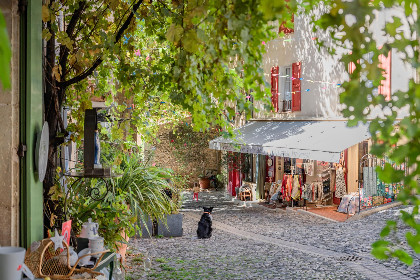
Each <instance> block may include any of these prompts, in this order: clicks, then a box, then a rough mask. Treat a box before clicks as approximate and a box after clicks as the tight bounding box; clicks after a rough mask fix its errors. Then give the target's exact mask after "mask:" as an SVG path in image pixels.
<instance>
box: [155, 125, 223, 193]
mask: <svg viewBox="0 0 420 280" xmlns="http://www.w3.org/2000/svg"><path fill="white" fill-rule="evenodd" d="M171 132H172V128H169V127H165V126H161V128H160V129H159V132H158V135H157V139H159V141H156V143H154V146H153V149H154V153H153V162H154V163H156V164H157V165H159V166H162V167H166V168H171V169H172V170H173V171H174V172H175V173H176V174H180V175H183V176H187V178H189V186H191V185H192V184H193V183H194V182H198V176H199V175H200V174H201V173H202V172H203V170H202V169H201V167H202V166H204V169H213V170H217V172H219V171H220V164H219V162H220V151H216V150H211V149H208V148H207V149H206V150H205V156H204V158H200V157H191V158H189V160H188V162H183V161H182V159H181V158H180V157H179V156H177V154H176V152H175V148H174V145H173V144H171V139H170V135H171ZM203 161H204V162H205V163H204V164H203Z"/></svg>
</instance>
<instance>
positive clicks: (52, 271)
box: [25, 239, 109, 280]
mask: <svg viewBox="0 0 420 280" xmlns="http://www.w3.org/2000/svg"><path fill="white" fill-rule="evenodd" d="M63 246H64V250H67V254H66V255H60V254H61V253H62V251H63V249H60V248H58V249H57V250H54V243H53V242H52V241H51V240H50V239H43V240H42V241H41V243H40V246H39V247H38V248H37V249H36V250H34V251H28V252H27V253H26V256H25V264H26V265H27V266H28V268H29V269H30V270H31V271H32V273H33V274H34V276H35V277H36V278H45V277H47V276H48V277H50V278H51V279H61V280H70V279H74V278H71V277H72V276H75V275H81V274H85V275H89V276H90V277H91V278H81V279H88V280H95V279H96V276H99V275H103V274H102V273H100V272H97V271H94V270H95V269H96V267H97V266H98V264H99V263H100V261H101V259H102V257H103V256H104V254H105V253H107V252H109V250H106V251H102V252H95V253H91V254H86V255H84V256H82V257H80V258H79V259H78V260H77V261H76V263H75V265H74V266H73V267H72V266H71V265H70V251H69V246H68V245H67V243H66V242H64V241H63ZM97 254H101V256H100V257H99V258H98V260H97V261H96V264H95V266H94V267H93V268H77V264H78V263H79V261H80V260H81V259H82V258H84V257H87V256H93V255H97Z"/></svg>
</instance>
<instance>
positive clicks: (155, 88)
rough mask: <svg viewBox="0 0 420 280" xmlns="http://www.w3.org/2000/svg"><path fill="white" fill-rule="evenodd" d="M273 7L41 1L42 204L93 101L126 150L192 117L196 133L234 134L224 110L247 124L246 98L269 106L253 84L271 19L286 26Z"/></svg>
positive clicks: (220, 0) (185, 0)
mask: <svg viewBox="0 0 420 280" xmlns="http://www.w3.org/2000/svg"><path fill="white" fill-rule="evenodd" d="M270 2H271V1H268V0H257V1H242V0H228V1H225V0H211V1H201V0H200V1H196V0H179V1H178V0H177V1H171V0H156V1H150V0H130V1H126V0H99V1H95V2H92V1H86V0H72V1H60V0H47V1H45V2H44V5H43V7H42V20H43V22H44V23H43V32H42V36H43V38H44V40H45V41H46V44H45V58H44V65H45V68H44V77H45V81H44V84H45V91H44V92H45V94H44V108H45V120H46V121H47V122H48V125H49V127H50V139H51V141H50V147H49V157H48V169H47V175H46V180H45V181H44V200H45V201H47V202H48V200H49V199H50V197H49V195H48V193H49V190H50V188H51V187H52V186H53V185H54V180H53V179H54V172H55V167H56V162H57V161H56V158H57V150H58V147H59V145H61V144H63V143H64V141H65V139H66V136H69V137H70V140H71V141H78V142H79V143H80V142H81V140H82V136H83V118H84V114H83V113H84V110H85V109H87V108H91V106H92V105H91V98H92V97H93V96H96V97H97V98H100V99H103V100H106V105H107V106H110V109H109V110H108V111H107V116H108V119H109V120H110V121H111V123H110V126H109V129H110V131H111V134H110V138H109V140H110V141H113V142H117V141H118V142H120V143H119V144H120V145H122V146H123V149H124V150H127V149H128V148H127V147H126V146H125V147H124V145H126V143H130V142H134V140H135V139H134V135H135V133H140V136H141V138H142V140H151V139H153V138H154V136H155V133H156V131H157V127H158V126H159V124H162V123H165V122H167V121H168V120H175V121H176V120H179V119H182V118H184V117H187V116H188V115H190V116H191V118H192V122H193V123H194V124H195V126H194V128H195V129H196V130H197V131H199V130H205V129H206V128H208V127H210V126H211V125H220V126H222V127H225V129H227V130H228V131H229V130H231V127H230V125H229V121H231V120H232V119H233V118H234V117H235V106H233V105H232V106H231V107H226V106H225V104H226V102H230V103H231V104H235V103H236V104H237V107H238V108H239V110H240V111H241V112H242V111H243V112H244V113H245V114H247V115H248V116H250V112H251V110H252V109H253V108H252V104H251V103H250V102H246V95H245V94H244V89H245V90H246V91H250V90H251V89H253V90H254V93H253V95H254V99H255V100H264V101H265V102H266V104H270V102H269V101H270V99H269V94H266V93H268V90H266V91H264V90H262V87H261V85H264V84H265V83H266V81H265V80H264V78H263V77H262V76H261V75H259V74H261V73H262V72H263V71H262V67H261V65H262V55H263V53H264V45H263V44H262V43H263V42H264V41H268V40H269V39H270V38H273V36H274V32H271V27H270V25H269V24H267V20H271V19H274V15H273V14H272V13H273V12H280V13H281V16H282V17H283V18H284V19H285V21H288V20H287V19H290V18H291V13H290V12H291V10H289V9H287V8H286V5H285V3H284V2H282V3H280V4H271V3H270ZM290 6H291V8H292V12H293V11H294V10H295V9H296V7H295V5H290ZM64 105H66V106H68V107H69V108H71V119H70V121H69V125H68V127H64V122H63V120H62V119H61V115H60V113H61V107H62V106H64ZM175 123H176V122H175ZM63 136H64V137H63ZM121 139H124V140H123V141H122V140H121ZM117 160H118V161H119V160H120V159H117ZM115 163H118V162H115ZM50 206H51V208H53V205H50Z"/></svg>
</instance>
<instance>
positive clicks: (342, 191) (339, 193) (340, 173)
mask: <svg viewBox="0 0 420 280" xmlns="http://www.w3.org/2000/svg"><path fill="white" fill-rule="evenodd" d="M335 184H336V187H335V197H338V198H342V197H343V196H345V195H346V194H347V187H346V181H345V180H344V169H343V168H342V167H341V166H340V167H339V168H338V169H337V170H336V177H335Z"/></svg>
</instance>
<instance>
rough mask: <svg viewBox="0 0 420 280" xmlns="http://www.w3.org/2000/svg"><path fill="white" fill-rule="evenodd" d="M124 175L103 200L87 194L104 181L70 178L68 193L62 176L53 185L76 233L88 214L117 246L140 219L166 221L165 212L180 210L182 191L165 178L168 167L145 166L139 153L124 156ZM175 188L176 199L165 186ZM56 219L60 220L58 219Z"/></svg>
mask: <svg viewBox="0 0 420 280" xmlns="http://www.w3.org/2000/svg"><path fill="white" fill-rule="evenodd" d="M121 170H122V171H123V175H122V177H121V178H118V179H115V180H114V181H111V182H108V184H111V185H112V190H113V191H111V192H109V193H108V194H107V195H106V197H105V198H104V199H103V200H99V201H96V200H94V199H92V198H91V197H90V196H89V195H88V194H89V193H90V190H92V188H93V187H98V188H99V189H100V190H101V191H104V188H105V185H104V181H102V180H98V179H95V178H93V179H84V180H81V181H78V182H76V183H75V184H73V183H74V179H70V180H69V181H68V182H67V183H68V184H67V186H68V187H70V186H71V189H70V190H69V192H68V193H67V195H66V194H64V193H63V189H64V188H63V187H62V186H60V183H59V182H60V180H57V181H56V185H55V186H54V187H53V188H51V191H50V195H51V198H52V199H53V200H54V201H57V202H58V203H59V204H58V205H60V208H62V209H63V210H64V212H65V214H66V216H67V218H70V219H72V220H73V223H72V226H73V231H74V232H75V233H76V234H77V233H79V232H80V229H81V226H82V224H83V223H84V222H86V221H87V220H88V218H92V220H93V221H96V222H98V224H99V233H100V235H101V236H102V237H104V239H105V241H106V243H107V244H108V246H109V247H113V246H117V243H116V242H123V243H124V242H125V240H124V238H123V236H124V234H126V235H127V236H129V237H130V236H133V235H134V233H135V230H136V229H138V227H137V224H138V223H137V221H143V222H145V221H146V219H147V218H148V217H152V219H161V220H163V221H165V219H164V215H165V214H170V213H173V212H177V211H178V209H179V207H180V205H179V204H178V203H177V199H176V198H177V197H178V196H179V194H178V193H177V192H176V190H175V189H173V188H172V186H171V185H170V184H168V182H167V181H166V178H170V175H171V173H170V172H169V171H168V170H165V169H162V168H158V167H150V166H145V165H143V164H142V162H141V161H140V159H139V156H138V155H137V154H133V155H132V156H130V157H127V158H125V159H124V160H123V161H122V162H121ZM168 189H169V190H171V191H172V192H173V197H174V199H173V200H170V199H169V197H168V196H167V195H166V193H165V190H168ZM55 223H57V220H55Z"/></svg>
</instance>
